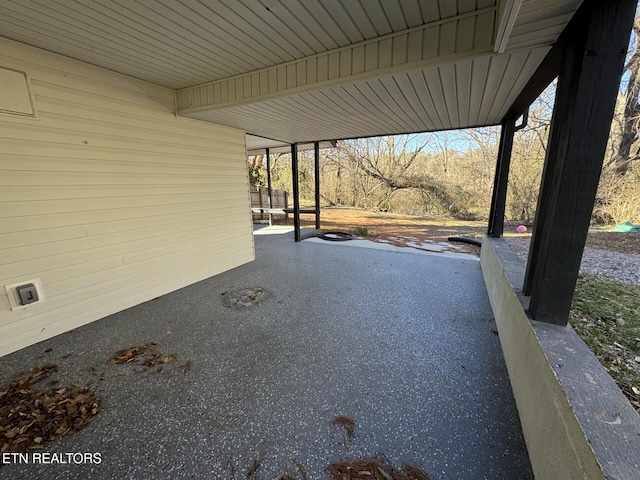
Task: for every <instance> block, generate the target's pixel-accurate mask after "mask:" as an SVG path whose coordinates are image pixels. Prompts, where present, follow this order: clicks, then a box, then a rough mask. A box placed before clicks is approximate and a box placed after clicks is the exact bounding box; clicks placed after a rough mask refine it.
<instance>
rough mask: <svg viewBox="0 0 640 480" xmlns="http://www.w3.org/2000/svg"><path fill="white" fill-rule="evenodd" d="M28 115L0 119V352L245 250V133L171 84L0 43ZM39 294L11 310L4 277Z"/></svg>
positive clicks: (207, 272)
mask: <svg viewBox="0 0 640 480" xmlns="http://www.w3.org/2000/svg"><path fill="white" fill-rule="evenodd" d="M0 67H5V68H9V69H13V70H19V71H25V72H26V73H27V74H28V76H29V77H30V80H31V87H32V92H33V97H34V104H35V108H36V111H37V117H36V118H27V117H18V116H12V115H0V355H4V354H7V353H9V352H12V351H15V350H17V349H20V348H22V347H24V346H27V345H30V344H32V343H35V342H37V341H40V340H43V339H45V338H48V337H51V336H53V335H56V334H59V333H62V332H64V331H67V330H69V329H72V328H75V327H77V326H80V325H83V324H86V323H88V322H91V321H94V320H97V319H99V318H102V317H105V316H107V315H109V314H111V313H114V312H117V311H120V310H123V309H125V308H128V307H130V306H133V305H136V304H138V303H141V302H144V301H147V300H150V299H152V298H155V297H157V296H159V295H162V294H165V293H168V292H170V291H173V290H176V289H179V288H181V287H184V286H186V285H189V284H191V283H194V282H197V281H200V280H203V279H205V278H208V277H210V276H212V275H216V274H218V273H221V272H224V271H226V270H229V269H231V268H233V267H236V266H238V265H241V264H243V263H246V262H248V261H251V260H252V259H253V258H254V253H253V252H254V250H253V237H252V232H251V219H250V213H249V212H250V209H249V192H248V191H249V187H248V177H247V170H246V153H245V136H244V132H243V131H241V130H238V129H232V128H227V127H223V126H218V125H214V124H209V123H204V122H200V121H198V120H192V119H186V118H178V117H176V115H175V99H174V92H173V90H170V89H166V88H163V87H159V86H155V85H152V84H149V83H146V82H143V81H140V80H136V79H133V78H130V77H126V76H123V75H119V74H115V73H112V72H110V71H108V70H104V69H100V68H97V67H94V66H91V65H88V64H85V63H82V62H78V61H75V60H71V59H68V58H65V57H60V56H57V55H54V54H51V53H48V52H45V51H43V50H39V49H35V48H32V47H28V46H26V45H23V44H19V43H16V42H12V41H10V40H6V39H3V38H0ZM33 278H40V279H41V280H42V284H43V289H44V293H45V295H46V300H45V301H44V302H43V303H41V304H38V305H33V306H30V307H28V308H26V309H22V310H14V311H12V310H11V308H10V304H9V299H8V296H7V294H6V291H5V289H4V286H5V285H10V284H15V283H18V282H22V281H26V280H30V279H33Z"/></svg>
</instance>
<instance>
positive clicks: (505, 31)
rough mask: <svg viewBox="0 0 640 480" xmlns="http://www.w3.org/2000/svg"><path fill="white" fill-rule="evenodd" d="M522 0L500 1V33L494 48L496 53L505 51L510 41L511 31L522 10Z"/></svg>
mask: <svg viewBox="0 0 640 480" xmlns="http://www.w3.org/2000/svg"><path fill="white" fill-rule="evenodd" d="M520 5H522V0H503V1H502V2H500V8H499V13H498V34H497V36H496V44H495V47H494V49H493V51H494V52H496V53H503V52H504V51H505V49H506V48H507V43H509V37H510V36H511V31H512V30H513V26H514V25H515V23H516V17H517V16H518V10H520Z"/></svg>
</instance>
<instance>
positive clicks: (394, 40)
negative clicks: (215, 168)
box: [0, 0, 582, 149]
mask: <svg viewBox="0 0 640 480" xmlns="http://www.w3.org/2000/svg"><path fill="white" fill-rule="evenodd" d="M581 3H582V2H581V1H580V0H455V1H452V0H375V1H370V2H366V3H363V2H356V1H353V2H341V1H338V0H331V1H320V0H289V1H286V2H279V1H275V0H260V1H258V0H248V1H242V2H241V1H233V2H231V1H224V0H179V1H175V2H173V1H172V2H167V1H151V0H141V1H137V2H118V1H105V0H83V1H82V2H74V3H73V4H70V3H68V2H29V3H26V2H19V1H14V0H5V1H3V2H2V3H1V4H0V35H2V36H5V37H8V38H11V39H13V40H17V41H19V42H23V43H27V44H30V45H33V46H36V47H39V48H43V49H45V50H49V51H53V52H55V53H59V54H62V55H65V56H68V57H72V58H76V59H78V60H82V61H85V62H88V63H91V64H94V65H98V66H100V67H104V68H107V69H110V70H113V71H116V72H120V73H123V74H126V75H130V76H133V77H136V78H140V79H143V80H147V81H150V82H152V83H155V84H159V85H163V86H166V87H170V88H174V89H176V90H177V97H176V99H177V111H178V114H179V115H182V116H187V117H191V118H197V119H200V120H204V121H210V122H214V123H219V124H223V125H228V126H233V127H237V128H240V129H243V130H245V131H246V132H248V133H250V134H254V135H257V136H259V137H264V138H266V139H273V140H275V141H279V142H285V143H294V142H297V143H305V142H314V141H321V140H326V139H338V138H353V137H362V136H372V135H383V134H397V133H409V132H422V131H438V130H446V129H455V128H465V127H473V126H485V125H496V124H499V123H500V121H501V120H502V119H503V117H504V116H505V114H506V113H507V109H508V108H509V106H510V105H511V104H512V103H513V101H514V100H515V99H516V98H517V97H518V95H519V94H520V93H521V92H522V90H523V88H524V87H525V85H526V84H527V82H528V81H529V79H530V77H531V76H532V75H533V73H534V72H535V70H536V69H537V68H538V66H539V65H540V63H541V62H542V60H543V58H544V57H545V55H546V54H547V53H548V51H549V49H550V47H551V45H552V44H553V43H554V42H555V41H556V40H557V38H558V36H559V34H560V32H561V31H562V30H563V28H564V27H565V26H566V24H567V23H568V22H569V20H570V19H571V17H572V16H573V14H574V13H575V11H576V9H577V8H578V7H579V5H580V4H581ZM267 143H269V141H265V144H264V145H261V144H254V145H255V148H256V149H259V148H265V147H267V146H268V145H267Z"/></svg>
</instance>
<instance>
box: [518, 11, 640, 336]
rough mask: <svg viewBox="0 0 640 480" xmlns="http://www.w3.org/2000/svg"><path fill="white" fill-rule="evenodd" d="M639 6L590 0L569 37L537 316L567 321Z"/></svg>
mask: <svg viewBox="0 0 640 480" xmlns="http://www.w3.org/2000/svg"><path fill="white" fill-rule="evenodd" d="M635 8H636V0H611V1H607V2H602V1H599V0H586V1H585V2H584V3H583V4H582V6H581V7H580V9H579V10H578V12H577V13H576V15H575V16H574V20H576V21H573V20H572V22H571V24H572V25H573V26H574V27H575V28H573V31H571V32H569V34H568V35H564V34H563V38H565V39H566V42H565V43H564V45H563V51H562V63H561V67H560V76H559V80H558V88H557V92H556V103H555V106H554V112H553V118H552V122H551V132H550V135H549V144H548V147H547V157H546V158H545V165H544V170H543V176H542V186H541V190H540V196H539V199H538V208H537V211H536V220H535V225H534V233H533V238H532V242H531V247H530V251H529V260H528V263H527V272H526V274H525V277H526V279H525V285H524V291H525V294H527V295H529V296H530V297H531V303H530V307H529V311H530V313H531V315H532V316H533V318H534V319H535V320H538V321H543V322H549V323H555V324H559V325H566V323H567V320H568V316H569V310H570V308H571V302H572V300H573V293H574V290H575V285H576V281H577V278H578V270H579V268H580V261H581V259H582V252H583V250H584V246H585V243H586V239H587V233H588V229H589V224H590V220H591V212H592V210H593V204H594V200H595V195H596V190H597V188H598V181H599V178H600V172H601V170H602V162H603V158H604V153H605V150H606V146H607V140H608V137H609V130H610V126H611V119H612V117H613V111H614V107H615V102H616V97H617V94H618V87H619V84H620V78H621V75H622V68H623V65H624V61H625V55H626V50H627V45H628V42H629V35H630V32H631V26H632V23H633V18H634V13H635Z"/></svg>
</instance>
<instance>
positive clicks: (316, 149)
mask: <svg viewBox="0 0 640 480" xmlns="http://www.w3.org/2000/svg"><path fill="white" fill-rule="evenodd" d="M313 154H314V156H313V173H314V180H315V183H316V185H315V207H316V208H315V210H316V229H317V230H320V144H319V143H318V142H316V143H314V144H313Z"/></svg>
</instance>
